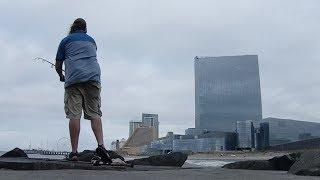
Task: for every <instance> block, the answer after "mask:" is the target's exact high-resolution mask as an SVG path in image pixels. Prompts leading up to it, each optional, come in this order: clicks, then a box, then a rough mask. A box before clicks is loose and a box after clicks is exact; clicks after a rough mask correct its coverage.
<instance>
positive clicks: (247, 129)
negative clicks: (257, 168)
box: [236, 120, 255, 149]
mask: <svg viewBox="0 0 320 180" xmlns="http://www.w3.org/2000/svg"><path fill="white" fill-rule="evenodd" d="M236 127H237V136H238V148H240V149H251V148H254V147H255V146H254V142H255V138H254V137H255V136H254V127H253V122H252V121H251V120H247V121H237V126H236Z"/></svg>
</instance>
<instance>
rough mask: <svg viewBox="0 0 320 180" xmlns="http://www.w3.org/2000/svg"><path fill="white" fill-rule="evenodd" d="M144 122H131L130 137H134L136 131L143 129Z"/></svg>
mask: <svg viewBox="0 0 320 180" xmlns="http://www.w3.org/2000/svg"><path fill="white" fill-rule="evenodd" d="M141 125H142V122H140V121H130V122H129V137H130V136H131V135H132V133H133V132H134V130H135V129H137V128H138V127H141Z"/></svg>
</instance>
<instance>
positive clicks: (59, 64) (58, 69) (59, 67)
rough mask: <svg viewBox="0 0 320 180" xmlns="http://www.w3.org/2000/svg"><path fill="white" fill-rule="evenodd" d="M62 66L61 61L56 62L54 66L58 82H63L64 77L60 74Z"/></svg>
mask: <svg viewBox="0 0 320 180" xmlns="http://www.w3.org/2000/svg"><path fill="white" fill-rule="evenodd" d="M62 65H63V61H59V60H56V64H55V66H56V71H57V73H58V75H59V77H60V81H61V82H64V81H65V78H64V75H63V74H62Z"/></svg>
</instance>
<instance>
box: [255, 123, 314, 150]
mask: <svg viewBox="0 0 320 180" xmlns="http://www.w3.org/2000/svg"><path fill="white" fill-rule="evenodd" d="M261 121H262V122H266V123H268V124H269V134H270V137H269V138H270V146H274V145H280V144H285V143H290V142H295V141H300V140H304V139H312V138H319V137H320V131H319V129H320V123H316V122H307V121H298V120H292V119H280V118H265V119H262V120H261Z"/></svg>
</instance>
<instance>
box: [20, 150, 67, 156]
mask: <svg viewBox="0 0 320 180" xmlns="http://www.w3.org/2000/svg"><path fill="white" fill-rule="evenodd" d="M24 152H25V153H27V154H41V155H68V154H69V153H70V152H67V151H50V150H38V149H26V150H24Z"/></svg>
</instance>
